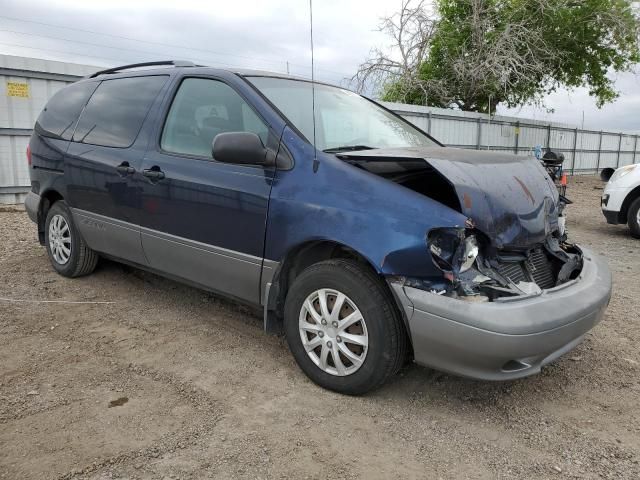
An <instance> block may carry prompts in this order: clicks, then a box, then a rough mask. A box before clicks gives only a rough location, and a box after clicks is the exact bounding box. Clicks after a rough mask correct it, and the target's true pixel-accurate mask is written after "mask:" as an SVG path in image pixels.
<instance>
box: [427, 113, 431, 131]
mask: <svg viewBox="0 0 640 480" xmlns="http://www.w3.org/2000/svg"><path fill="white" fill-rule="evenodd" d="M427 133H428V134H429V135H431V111H429V112H427Z"/></svg>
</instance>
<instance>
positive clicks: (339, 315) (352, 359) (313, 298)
mask: <svg viewBox="0 0 640 480" xmlns="http://www.w3.org/2000/svg"><path fill="white" fill-rule="evenodd" d="M298 324H299V330H300V339H301V340H302V344H303V346H304V348H305V350H306V352H307V355H309V358H310V359H311V360H312V361H313V363H315V364H316V365H317V366H318V367H319V368H320V369H321V370H322V371H324V372H326V373H328V374H331V375H336V376H340V377H343V376H346V375H351V374H353V373H355V372H356V371H357V370H358V369H360V367H361V366H362V365H363V363H364V360H365V358H366V356H367V350H368V347H369V334H368V332H367V325H366V322H365V319H364V317H363V316H362V313H361V312H360V310H359V309H358V307H357V306H356V304H355V303H354V302H353V301H352V300H351V299H350V298H349V297H347V296H346V295H345V294H343V293H341V292H339V291H337V290H332V289H320V290H316V291H314V292H313V293H311V295H309V296H308V297H307V298H306V300H305V301H304V302H303V304H302V308H301V309H300V317H299V322H298Z"/></svg>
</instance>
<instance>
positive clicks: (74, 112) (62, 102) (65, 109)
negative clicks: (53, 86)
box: [35, 82, 98, 140]
mask: <svg viewBox="0 0 640 480" xmlns="http://www.w3.org/2000/svg"><path fill="white" fill-rule="evenodd" d="M97 85H98V82H81V83H74V84H72V85H69V86H68V87H65V88H63V89H62V90H60V91H58V92H57V93H56V94H55V95H54V96H53V97H51V99H50V100H49V101H48V102H47V105H46V106H45V107H44V110H42V113H40V116H39V117H38V120H37V121H36V127H35V130H36V132H37V133H39V134H40V135H44V136H45V137H52V138H59V139H63V140H71V136H72V135H73V131H74V129H75V126H76V121H77V120H78V115H80V111H81V110H82V107H84V106H85V104H86V103H87V100H88V99H89V97H90V96H91V94H92V93H93V91H94V90H95V89H96V86H97Z"/></svg>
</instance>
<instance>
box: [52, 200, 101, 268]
mask: <svg viewBox="0 0 640 480" xmlns="http://www.w3.org/2000/svg"><path fill="white" fill-rule="evenodd" d="M44 239H45V246H46V248H47V253H48V254H49V260H50V261H51V265H53V268H54V269H55V270H56V272H58V273H59V274H60V275H63V276H65V277H80V276H82V275H88V274H89V273H91V272H93V270H94V269H95V268H96V264H97V263H98V254H97V253H96V252H94V251H93V250H91V249H90V248H89V247H88V246H87V244H86V243H85V241H84V239H83V238H82V236H81V235H80V232H79V231H78V229H77V228H76V225H75V223H74V222H73V216H72V215H71V211H70V210H69V207H68V206H67V204H66V203H65V202H64V200H59V201H57V202H56V203H54V204H53V205H52V206H51V208H50V209H49V211H48V212H47V219H46V221H45V228H44Z"/></svg>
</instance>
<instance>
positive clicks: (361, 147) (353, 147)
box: [323, 145, 374, 153]
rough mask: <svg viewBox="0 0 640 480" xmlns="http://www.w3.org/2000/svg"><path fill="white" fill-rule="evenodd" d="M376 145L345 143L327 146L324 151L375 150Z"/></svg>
mask: <svg viewBox="0 0 640 480" xmlns="http://www.w3.org/2000/svg"><path fill="white" fill-rule="evenodd" d="M373 149H374V147H370V146H368V145H343V146H342V147H333V148H325V149H324V150H323V152H324V153H338V152H355V151H358V150H373Z"/></svg>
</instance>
